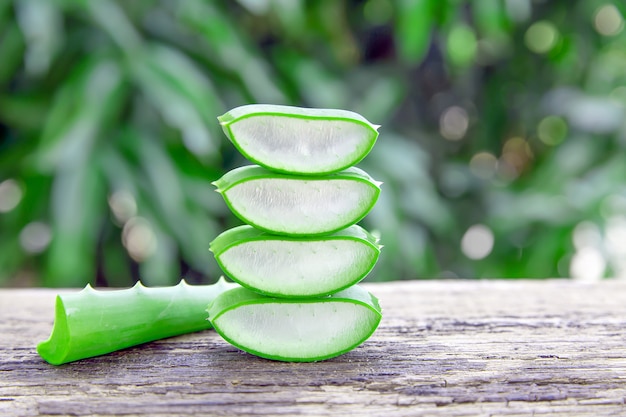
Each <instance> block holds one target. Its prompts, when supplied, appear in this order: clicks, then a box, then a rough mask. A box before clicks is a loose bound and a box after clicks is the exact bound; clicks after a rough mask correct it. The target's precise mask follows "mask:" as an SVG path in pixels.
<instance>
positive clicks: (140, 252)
mask: <svg viewBox="0 0 626 417" xmlns="http://www.w3.org/2000/svg"><path fill="white" fill-rule="evenodd" d="M122 243H123V244H124V247H125V248H126V250H127V251H128V254H129V255H130V257H131V258H133V259H134V260H135V261H137V262H142V261H144V260H145V259H147V258H148V257H150V255H152V254H153V253H154V252H155V251H156V245H157V239H156V235H155V234H154V231H153V230H152V226H151V225H150V222H148V220H146V219H144V218H142V217H133V218H131V219H130V220H128V221H127V222H126V224H125V225H124V229H122Z"/></svg>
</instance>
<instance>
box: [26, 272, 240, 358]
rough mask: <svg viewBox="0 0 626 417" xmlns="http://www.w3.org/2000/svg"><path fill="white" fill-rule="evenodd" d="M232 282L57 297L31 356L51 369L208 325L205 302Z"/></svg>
mask: <svg viewBox="0 0 626 417" xmlns="http://www.w3.org/2000/svg"><path fill="white" fill-rule="evenodd" d="M236 287H239V285H237V284H228V283H226V281H224V280H223V279H220V280H219V281H218V282H217V283H215V284H213V285H193V286H190V285H187V284H186V283H185V281H181V282H180V283H179V284H178V285H176V286H172V287H160V288H146V287H144V286H143V285H141V284H140V283H138V284H137V285H135V286H134V287H132V288H129V289H124V290H113V291H98V290H94V289H93V288H91V287H90V286H87V287H85V289H83V290H82V291H80V292H77V293H72V294H64V295H58V296H57V298H56V306H55V319H54V326H53V328H52V333H51V335H50V338H49V339H48V340H46V341H44V342H41V343H39V345H37V352H38V353H39V355H40V356H41V357H42V358H43V359H45V360H46V361H47V362H49V363H51V364H53V365H61V364H63V363H67V362H72V361H76V360H79V359H85V358H89V357H92V356H98V355H103V354H106V353H110V352H113V351H116V350H119V349H124V348H127V347H130V346H135V345H138V344H141V343H145V342H150V341H153V340H157V339H162V338H165V337H170V336H176V335H179V334H183V333H190V332H195V331H199V330H204V329H208V328H210V327H211V325H210V323H209V322H207V320H206V306H207V303H210V302H212V301H213V300H214V299H215V298H216V297H217V296H218V295H219V294H221V293H222V292H224V291H227V290H229V289H232V288H236Z"/></svg>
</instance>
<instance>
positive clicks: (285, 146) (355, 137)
mask: <svg viewBox="0 0 626 417" xmlns="http://www.w3.org/2000/svg"><path fill="white" fill-rule="evenodd" d="M218 120H219V122H220V124H221V125H222V129H223V130H224V133H225V134H226V136H228V138H229V139H230V141H231V142H232V143H233V144H234V145H235V147H236V148H237V149H238V150H239V151H240V152H241V153H242V155H243V156H245V157H246V158H247V159H249V160H250V161H252V162H254V163H256V164H259V165H261V166H264V167H266V168H268V169H271V170H274V171H278V172H283V173H291V174H307V175H321V174H329V173H332V172H338V171H341V170H343V169H346V168H348V167H350V166H352V165H354V164H356V163H358V162H359V161H361V160H362V159H363V158H364V157H365V156H366V155H367V154H368V153H369V152H370V150H371V149H372V147H373V146H374V143H375V142H376V138H377V137H378V128H379V127H380V126H378V125H374V124H372V123H370V122H369V121H368V120H367V119H365V118H364V117H363V116H361V115H360V114H357V113H354V112H351V111H348V110H336V109H309V108H301V107H291V106H280V105H272V104H250V105H246V106H240V107H237V108H235V109H232V110H230V111H229V112H228V113H226V114H224V115H222V116H220V117H218Z"/></svg>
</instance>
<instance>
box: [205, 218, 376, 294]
mask: <svg viewBox="0 0 626 417" xmlns="http://www.w3.org/2000/svg"><path fill="white" fill-rule="evenodd" d="M380 248H381V246H380V245H378V240H377V239H376V238H375V237H374V236H372V235H371V234H370V233H369V232H367V231H366V230H365V229H363V228H362V227H360V226H357V225H353V226H350V227H348V228H347V229H343V230H341V231H339V232H336V233H333V234H330V235H325V236H322V237H314V238H310V237H293V236H280V235H274V234H270V233H266V232H264V231H261V230H259V229H255V228H254V227H252V226H247V225H244V226H238V227H235V228H232V229H229V230H227V231H225V232H223V233H221V234H220V235H219V236H218V237H216V238H215V240H213V242H211V246H210V250H211V252H213V254H214V255H215V259H216V260H217V263H218V264H219V265H220V267H221V268H222V271H224V273H226V275H228V276H229V277H230V278H231V279H233V280H234V281H237V282H238V283H239V284H241V285H243V286H244V287H247V288H249V289H251V290H253V291H256V292H260V293H262V294H265V295H270V296H275V297H319V296H322V295H328V294H332V293H335V292H338V291H340V290H343V289H345V288H347V287H349V286H351V285H353V284H356V283H358V282H359V281H361V280H362V279H363V278H365V276H366V275H367V274H368V273H369V272H370V271H371V270H372V268H373V267H374V265H375V264H376V261H377V260H378V257H379V255H380Z"/></svg>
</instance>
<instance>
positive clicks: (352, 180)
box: [213, 165, 381, 236]
mask: <svg viewBox="0 0 626 417" xmlns="http://www.w3.org/2000/svg"><path fill="white" fill-rule="evenodd" d="M213 184H214V185H215V186H216V187H217V191H218V192H219V193H220V194H221V195H222V197H223V198H224V201H225V202H226V204H227V205H228V207H229V208H230V210H231V211H232V212H233V213H234V214H235V215H236V216H237V217H239V218H240V219H241V220H242V221H244V222H245V223H247V224H249V225H251V226H254V227H256V228H257V229H261V230H264V231H267V232H270V233H275V234H281V235H292V236H303V235H306V236H314V235H324V234H330V233H333V232H336V231H338V230H341V229H344V228H346V227H348V226H350V225H352V224H355V223H357V222H358V221H360V220H361V219H362V218H363V217H365V216H366V215H367V213H369V211H370V210H371V209H372V208H373V207H374V204H375V203H376V200H377V199H378V196H379V195H380V184H381V183H380V182H378V181H375V180H373V179H372V178H371V177H370V176H369V175H368V174H367V173H366V172H365V171H363V170H361V169H359V168H356V167H352V168H348V169H346V170H343V171H341V172H338V173H335V174H331V175H326V176H319V177H309V176H299V175H287V174H280V173H276V172H273V171H269V170H267V169H265V168H262V167H260V166H257V165H249V166H244V167H239V168H235V169H233V170H232V171H229V172H227V173H226V174H225V175H224V176H223V177H222V178H220V179H219V180H217V181H215V182H214V183H213Z"/></svg>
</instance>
